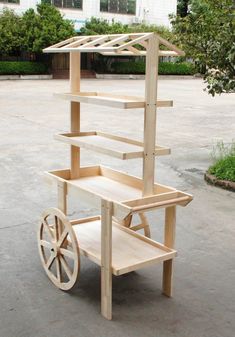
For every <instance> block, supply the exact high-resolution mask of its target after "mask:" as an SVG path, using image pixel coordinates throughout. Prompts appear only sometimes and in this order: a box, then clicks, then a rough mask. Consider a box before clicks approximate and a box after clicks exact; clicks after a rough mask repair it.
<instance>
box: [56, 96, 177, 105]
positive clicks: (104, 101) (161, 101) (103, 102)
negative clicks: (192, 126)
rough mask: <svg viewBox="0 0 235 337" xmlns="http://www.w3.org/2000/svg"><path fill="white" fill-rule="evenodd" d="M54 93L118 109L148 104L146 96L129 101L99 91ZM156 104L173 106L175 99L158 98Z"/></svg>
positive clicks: (77, 100)
mask: <svg viewBox="0 0 235 337" xmlns="http://www.w3.org/2000/svg"><path fill="white" fill-rule="evenodd" d="M101 94H102V93H101ZM53 95H54V96H55V97H58V98H60V99H63V100H67V101H71V102H80V103H85V104H96V105H103V106H110V107H113V108H118V109H141V108H145V106H146V103H145V100H144V98H143V100H141V101H140V100H137V101H134V98H133V101H131V98H130V100H129V101H128V100H126V101H124V100H121V98H120V97H119V99H120V100H119V101H118V97H116V98H115V95H114V96H113V100H112V99H111V98H112V96H105V95H104V96H99V94H97V93H89V92H87V95H85V93H84V94H83V93H82V92H81V93H77V94H74V93H70V92H68V93H54V94H53ZM119 96H121V95H119ZM100 97H104V98H101V99H100ZM105 98H106V99H105ZM156 106H157V107H158V108H166V107H172V106H173V100H167V99H158V100H157V102H156Z"/></svg>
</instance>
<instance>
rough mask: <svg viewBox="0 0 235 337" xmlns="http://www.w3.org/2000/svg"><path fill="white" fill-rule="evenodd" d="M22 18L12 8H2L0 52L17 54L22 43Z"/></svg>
mask: <svg viewBox="0 0 235 337" xmlns="http://www.w3.org/2000/svg"><path fill="white" fill-rule="evenodd" d="M21 25H22V20H21V18H20V16H18V15H17V14H15V13H14V11H13V10H10V9H7V8H4V9H3V11H2V13H1V14H0V32H1V34H0V53H1V54H3V55H4V54H5V55H18V54H19V53H20V49H21V44H22V35H21Z"/></svg>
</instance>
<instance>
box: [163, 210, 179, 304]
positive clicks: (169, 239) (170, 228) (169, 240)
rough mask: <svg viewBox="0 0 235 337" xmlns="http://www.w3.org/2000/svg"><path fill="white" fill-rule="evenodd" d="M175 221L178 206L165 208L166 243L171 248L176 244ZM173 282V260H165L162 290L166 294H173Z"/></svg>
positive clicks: (169, 295)
mask: <svg viewBox="0 0 235 337" xmlns="http://www.w3.org/2000/svg"><path fill="white" fill-rule="evenodd" d="M175 221H176V206H171V207H167V208H166V210H165V239H164V244H165V246H167V247H169V248H174V244H175ZM172 283H173V260H168V261H164V262H163V279H162V292H163V294H164V295H166V296H168V297H171V296H172Z"/></svg>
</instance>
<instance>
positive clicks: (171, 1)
mask: <svg viewBox="0 0 235 337" xmlns="http://www.w3.org/2000/svg"><path fill="white" fill-rule="evenodd" d="M39 1H40V0H39ZM39 1H37V0H0V10H1V9H2V8H4V7H8V8H12V9H14V10H15V11H16V12H17V13H23V12H25V11H26V10H27V9H28V8H35V7H36V4H37V2H39ZM47 1H48V2H50V3H52V4H54V5H55V6H56V7H57V8H59V9H60V11H61V12H62V13H63V14H64V16H65V18H67V19H70V20H72V21H73V22H74V23H75V28H76V30H79V28H80V27H81V26H82V25H84V23H85V21H86V20H87V19H90V18H91V17H92V16H94V17H98V18H103V19H107V20H108V21H112V20H115V21H120V22H122V23H125V24H127V23H128V24H130V23H140V22H145V23H147V24H156V25H164V26H169V24H170V23H169V17H168V16H169V14H171V13H174V14H175V13H176V3H177V0H47Z"/></svg>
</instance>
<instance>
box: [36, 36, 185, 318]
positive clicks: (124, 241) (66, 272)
mask: <svg viewBox="0 0 235 337" xmlns="http://www.w3.org/2000/svg"><path fill="white" fill-rule="evenodd" d="M160 44H162V45H164V46H165V49H166V48H168V50H160V49H159V45H160ZM44 52H47V53H66V52H67V53H70V92H69V93H64V94H58V96H59V97H61V98H62V99H65V100H68V101H70V102H71V103H70V104H71V113H70V118H71V130H70V132H69V133H65V134H60V135H57V136H55V138H56V139H58V140H60V141H62V142H65V143H68V144H69V145H70V151H71V167H70V168H69V169H64V170H57V171H52V172H47V176H48V177H50V178H51V179H52V180H53V181H55V182H56V184H57V188H58V208H50V209H47V210H46V211H45V212H44V213H43V215H42V220H41V224H40V229H39V234H38V245H39V252H40V256H41V260H42V264H43V267H44V269H45V271H46V273H47V275H48V277H49V278H50V280H51V281H52V282H53V283H54V284H55V285H56V286H57V287H58V288H60V289H63V290H70V289H71V288H72V287H73V286H74V285H75V284H76V281H77V280H78V276H79V266H80V258H79V257H80V254H83V255H85V256H86V257H88V258H89V259H90V260H92V261H93V262H95V263H97V264H98V265H99V266H101V312H102V315H103V316H104V317H105V318H107V319H111V318H112V274H113V275H122V274H124V273H129V272H131V271H134V270H137V269H139V268H142V267H145V266H149V265H152V264H155V263H159V262H163V293H164V294H165V295H167V296H171V295H172V264H173V258H174V257H175V256H176V251H175V250H174V237H175V221H176V206H177V205H180V206H186V205H187V204H188V203H189V202H190V201H191V200H192V196H191V195H189V194H186V193H183V192H181V191H178V190H176V189H174V188H172V187H168V186H164V185H160V184H156V183H155V182H154V169H155V156H160V155H167V154H169V153H170V149H168V148H165V147H162V146H159V145H156V143H155V140H156V130H155V126H156V110H157V107H168V106H172V101H169V100H160V99H157V79H158V58H159V56H177V55H183V54H184V53H183V52H182V51H181V50H179V49H178V48H177V47H175V46H174V45H172V44H171V43H169V42H168V41H166V40H164V39H163V38H161V37H160V36H159V35H157V34H155V33H139V34H117V35H101V36H97V35H95V36H76V37H73V38H70V39H68V40H66V41H62V42H60V43H57V44H55V45H53V46H51V47H48V48H46V49H45V50H44ZM81 52H97V53H100V54H103V55H112V56H113V55H118V56H120V55H132V56H146V80H145V83H146V84H145V96H144V97H143V98H140V97H135V96H125V95H124V96H120V95H113V94H110V93H103V92H81V91H80V53H81ZM81 103H89V104H99V105H104V106H108V107H110V108H120V109H136V108H143V109H144V137H143V142H139V141H135V140H131V139H127V138H123V137H120V136H115V135H111V134H106V133H103V132H99V131H90V132H82V131H81V130H80V104H81ZM94 113H95V112H94ZM127 113H128V112H127ZM80 148H85V149H89V150H94V151H97V152H100V153H103V154H106V155H109V156H113V157H116V158H119V159H122V160H127V159H133V158H143V178H142V179H140V178H137V177H134V176H131V175H128V174H125V173H122V172H118V171H115V170H113V169H111V168H108V167H104V166H91V167H81V165H80ZM73 192H75V193H78V195H79V197H80V198H81V200H82V201H84V200H85V201H87V202H89V203H91V204H92V205H93V206H97V207H98V208H100V209H101V216H96V217H90V218H85V219H80V220H69V219H68V217H67V216H66V209H67V195H68V194H70V193H73ZM159 208H164V209H165V239H164V243H163V244H161V243H158V242H156V241H154V240H152V239H151V238H150V228H149V224H148V221H147V217H146V215H145V213H146V212H148V211H152V210H157V209H159ZM133 214H138V215H139V218H140V224H139V225H133V224H132V216H133ZM141 229H142V230H144V235H141V234H139V233H137V231H139V230H141Z"/></svg>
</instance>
